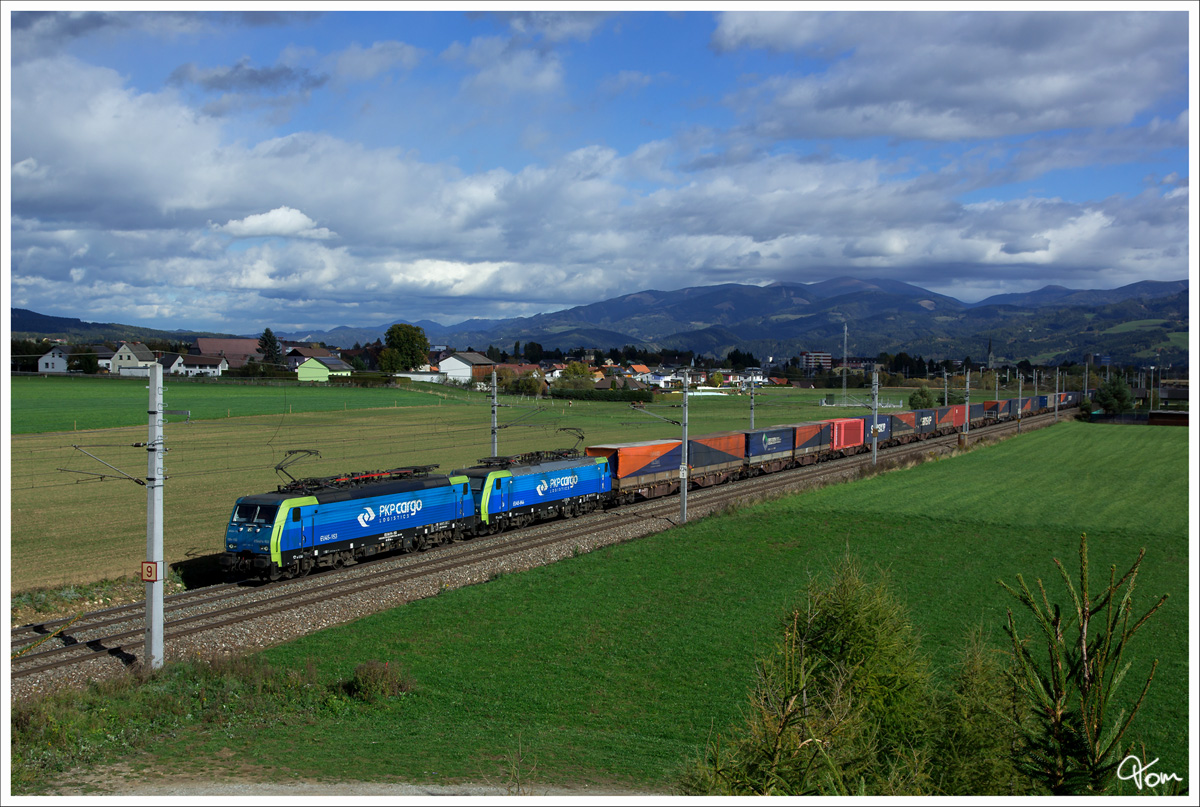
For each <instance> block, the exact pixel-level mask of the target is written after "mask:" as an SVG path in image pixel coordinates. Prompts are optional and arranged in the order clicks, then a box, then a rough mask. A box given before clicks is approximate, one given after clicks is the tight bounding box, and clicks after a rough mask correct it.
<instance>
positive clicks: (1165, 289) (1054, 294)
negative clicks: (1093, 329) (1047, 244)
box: [970, 280, 1188, 308]
mask: <svg viewBox="0 0 1200 807" xmlns="http://www.w3.org/2000/svg"><path fill="white" fill-rule="evenodd" d="M1187 290H1188V281H1186V280H1170V281H1161V280H1143V281H1141V282H1139V283H1131V284H1129V285H1128V286H1121V287H1120V288H1117V289H1086V290H1085V289H1068V288H1067V287H1066V286H1045V287H1043V288H1040V289H1038V290H1037V291H1029V292H1024V293H1018V294H995V295H992V296H991V297H988V298H987V299H985V300H980V301H979V302H977V303H974V304H972V305H971V306H970V307H971V308H978V307H980V306H985V305H1016V306H1021V307H1022V308H1045V307H1046V306H1050V305H1060V306H1079V305H1110V304H1112V303H1120V302H1123V301H1125V300H1153V299H1157V298H1159V297H1170V296H1171V295H1173V294H1178V293H1179V292H1181V291H1187Z"/></svg>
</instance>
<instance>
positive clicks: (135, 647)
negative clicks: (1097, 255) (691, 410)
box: [10, 413, 1070, 697]
mask: <svg viewBox="0 0 1200 807" xmlns="http://www.w3.org/2000/svg"><path fill="white" fill-rule="evenodd" d="M1068 416H1070V415H1069V414H1068ZM1060 417H1062V414H1061V413H1060ZM1053 422H1054V415H1053V414H1048V415H1040V416H1035V417H1033V418H1027V419H1025V421H1024V423H1023V428H1024V429H1027V430H1032V429H1036V428H1040V427H1041V426H1045V425H1050V424H1051V423H1053ZM1017 430H1018V427H1017V424H1016V422H1014V421H1009V422H1005V423H999V424H995V425H992V426H988V427H983V428H981V429H976V430H973V431H972V432H971V433H970V435H969V438H970V440H971V442H975V441H977V440H979V439H985V438H986V439H995V438H1000V437H1004V436H1007V435H1010V434H1012V433H1015V432H1016V431H1017ZM959 441H960V435H958V434H953V435H948V436H943V437H935V438H931V439H928V440H922V441H918V442H914V443H910V444H906V445H901V446H896V447H893V448H891V449H888V450H887V452H886V453H884V454H883V455H881V459H882V460H885V461H887V462H888V463H892V462H903V461H906V460H909V459H912V458H923V457H928V455H930V454H945V453H950V452H952V451H953V450H954V449H955V448H956V447H957V446H958V445H959ZM870 464H871V454H870V452H869V451H868V452H866V453H861V454H856V455H852V456H850V457H845V458H841V459H838V460H832V461H828V462H822V463H818V464H815V465H809V466H804V467H801V468H797V469H792V470H789V471H782V472H779V473H775V474H768V475H764V476H760V477H754V478H752V479H748V480H744V481H741V482H737V483H733V484H728V485H720V486H716V487H712V488H706V489H699V490H692V491H689V492H688V504H689V509H690V510H691V511H692V512H694V513H695V514H696V515H698V516H703V515H707V514H709V513H712V512H714V511H718V510H721V509H724V508H726V507H728V506H730V505H732V504H735V503H738V502H743V501H747V500H753V499H761V498H764V497H770V496H774V495H779V494H781V493H784V492H788V491H795V490H801V489H804V488H809V487H816V486H820V485H823V484H828V483H829V482H831V481H842V480H846V479H852V478H856V477H857V476H858V475H859V474H860V473H861V470H862V469H863V468H864V467H866V466H869V465H870ZM679 509H680V508H679V500H678V498H676V497H675V496H671V497H667V498H665V499H656V500H652V501H649V502H643V503H640V504H637V505H634V506H632V507H623V508H620V509H619V510H610V511H603V512H598V513H593V514H590V515H587V516H581V517H578V518H576V519H570V520H558V521H551V522H544V523H542V524H538V525H534V526H532V527H529V528H526V529H523V530H520V531H519V532H515V533H502V534H500V535H496V536H489V537H481V538H475V539H472V540H469V541H462V542H456V543H454V544H450V545H447V546H443V547H440V548H437V549H435V550H432V551H430V552H423V553H417V554H410V555H400V556H393V557H391V558H387V559H383V560H376V561H372V562H371V563H366V564H358V565H355V566H351V567H346V568H343V569H340V570H332V571H328V572H323V573H319V574H314V575H312V576H311V577H308V578H298V579H293V580H287V581H281V582H278V583H271V584H263V583H229V584H223V585H217V586H210V587H207V588H203V589H197V590H195V591H188V592H181V593H178V594H174V595H171V596H169V597H166V598H164V617H165V619H164V622H165V628H164V646H165V647H166V649H167V656H168V659H170V660H174V659H175V658H177V657H178V656H179V654H178V652H172V650H173V648H179V647H180V646H186V647H188V648H190V649H192V650H195V649H197V648H201V647H211V648H224V649H226V650H227V651H228V652H236V651H239V650H245V649H252V648H253V647H256V646H258V647H261V646H265V645H266V644H270V643H273V641H271V639H275V640H279V639H282V638H291V637H290V635H283V636H280V634H281V633H283V634H287V631H279V630H278V627H279V625H280V624H281V622H285V621H288V620H291V621H293V622H295V621H297V620H298V621H300V622H301V623H303V622H305V621H306V620H307V621H308V622H309V623H312V625H311V627H310V629H319V628H321V627H326V626H328V625H329V624H336V623H337V622H340V621H345V619H336V620H333V621H327V620H326V619H325V618H324V617H323V616H322V615H323V613H327V612H329V611H330V610H337V609H333V608H331V604H338V603H344V602H348V601H356V602H357V603H359V605H358V606H357V607H352V608H347V609H345V610H346V611H347V612H348V613H349V614H350V618H354V616H355V615H362V614H363V613H370V612H372V611H377V610H382V609H383V608H388V607H394V606H395V605H399V604H402V603H404V602H408V601H411V600H413V599H418V598H420V597H423V596H429V595H431V594H435V593H437V592H438V591H440V590H442V589H443V588H446V587H448V583H447V582H445V581H448V580H451V579H453V580H455V581H456V582H457V583H458V584H462V585H467V584H470V583H473V582H482V581H484V580H487V579H489V578H490V577H492V576H494V575H495V574H496V573H497V572H498V571H499V572H508V571H512V570H517V569H524V568H529V567H530V566H533V565H540V564H541V563H545V562H552V561H553V560H557V559H559V558H561V557H566V556H569V555H573V554H576V553H577V552H578V551H580V550H581V549H585V550H587V551H590V550H591V549H594V548H597V547H598V546H604V545H611V544H613V543H620V542H623V541H628V540H634V539H636V538H639V537H643V536H645V535H647V534H650V533H653V532H657V531H659V530H661V529H663V528H665V527H667V526H670V525H673V524H675V523H676V522H677V516H678V513H679ZM533 555H540V561H539V560H537V559H533V558H532V556H533ZM364 603H365V608H364V607H363V604H364ZM144 615H145V604H144V603H135V604H131V605H123V606H116V607H112V608H105V609H102V610H99V611H94V612H91V613H87V614H81V615H79V616H77V617H75V618H72V619H58V620H51V621H47V622H45V623H40V624H35V625H25V626H21V627H18V628H13V629H12V632H11V646H12V647H14V648H18V649H17V650H16V651H15V652H14V654H13V658H12V661H11V674H10V678H11V681H12V685H13V694H14V697H15V696H17V694H18V689H21V690H33V691H37V690H40V689H43V688H44V687H45V686H48V685H53V682H54V681H55V680H56V679H62V678H66V679H67V680H74V681H76V682H78V681H80V680H83V681H86V680H89V679H91V678H94V677H104V676H106V675H110V674H114V673H116V672H119V671H121V670H124V669H128V668H130V667H135V666H137V665H138V664H139V663H140V658H141V653H142V650H143V645H144V641H145V637H144V631H145V627H144ZM268 620H269V621H268ZM304 632H308V631H307V630H300V631H298V632H297V633H296V634H295V635H299V634H300V633H304ZM231 634H236V635H240V636H241V637H242V639H241V640H240V641H239V640H238V638H237V636H236V635H234V636H231ZM249 637H254V639H253V640H249V641H248V640H247V639H248V638H249ZM184 655H185V656H186V655H193V654H190V653H184ZM72 670H78V671H79V672H78V673H76V674H68V675H66V676H62V675H58V673H62V672H63V671H72ZM25 683H28V684H29V685H28V686H25Z"/></svg>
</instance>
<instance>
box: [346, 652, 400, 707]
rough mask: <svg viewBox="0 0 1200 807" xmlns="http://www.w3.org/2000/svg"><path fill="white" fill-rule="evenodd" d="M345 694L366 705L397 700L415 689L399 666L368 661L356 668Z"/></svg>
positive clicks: (384, 662) (347, 683) (347, 684)
mask: <svg viewBox="0 0 1200 807" xmlns="http://www.w3.org/2000/svg"><path fill="white" fill-rule="evenodd" d="M344 689H345V692H346V694H347V695H349V696H350V697H352V698H356V699H357V700H360V701H363V702H365V703H375V702H376V701H379V700H383V699H385V698H395V697H398V696H400V695H403V694H404V693H405V692H411V691H412V689H413V682H412V680H411V679H410V678H409V677H408V676H407V675H406V674H405V673H404V672H403V670H401V669H400V667H399V665H396V664H392V663H391V662H387V661H366V662H363V663H362V664H359V665H358V666H357V667H355V668H354V675H353V677H351V679H350V680H349V681H347V682H346V684H345V687H344Z"/></svg>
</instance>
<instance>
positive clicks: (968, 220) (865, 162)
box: [3, 2, 1197, 334]
mask: <svg viewBox="0 0 1200 807" xmlns="http://www.w3.org/2000/svg"><path fill="white" fill-rule="evenodd" d="M730 5H733V4H730ZM159 7H160V8H162V9H163V10H160V11H145V10H142V9H147V8H154V6H151V5H143V4H137V5H135V6H133V8H134V9H136V10H133V11H117V12H109V11H104V10H100V9H101V8H103V4H99V5H98V6H97V7H92V8H91V9H90V10H85V11H58V10H55V9H56V8H61V6H58V7H56V6H54V5H48V4H34V3H24V4H22V3H17V2H14V3H11V4H6V7H5V11H4V12H3V13H4V16H5V19H4V25H5V28H4V41H3V45H4V47H3V51H4V52H5V53H6V54H9V57H10V59H11V64H10V66H9V69H8V70H6V71H5V77H4V80H5V81H6V82H8V86H6V88H5V94H6V97H5V103H4V111H3V115H4V124H5V125H4V129H5V142H4V149H5V151H4V156H5V159H6V165H7V166H8V173H9V182H8V183H6V184H7V185H8V187H7V188H6V189H5V193H6V195H5V199H4V202H5V210H4V214H5V217H6V223H7V224H8V225H9V226H8V228H6V231H7V232H9V233H10V236H11V238H10V243H9V249H7V250H4V253H5V254H4V260H5V262H6V265H5V269H6V273H7V274H6V277H7V279H8V288H9V292H10V305H11V306H12V307H16V308H27V309H31V310H33V311H37V312H38V313H42V314H49V315H53V316H65V317H78V318H80V319H83V320H87V321H94V322H119V323H123V324H131V325H138V326H143V327H151V328H163V329H168V330H174V329H196V330H209V331H216V332H222V333H237V334H257V333H260V332H261V331H262V330H263V328H266V327H269V328H272V329H274V330H276V331H284V332H292V331H298V330H305V329H308V330H316V329H328V328H332V327H336V326H339V325H348V326H376V325H381V324H387V323H390V322H394V321H396V320H406V321H412V322H415V321H419V320H433V321H437V322H440V323H442V324H454V323H458V322H461V321H463V320H466V319H469V318H472V317H480V318H504V317H514V316H528V315H532V314H536V313H540V312H548V311H555V310H559V309H563V308H569V307H571V306H575V305H584V304H588V303H592V302H598V301H601V300H605V299H609V298H612V297H616V296H620V295H623V294H629V293H633V292H636V291H640V290H644V289H662V290H671V289H679V288H686V287H689V286H702V285H713V284H719V283H731V282H736V283H753V284H758V285H765V284H769V283H773V282H800V283H811V282H817V281H821V280H826V279H829V278H836V277H846V276H850V277H858V278H863V279H869V278H885V279H891V280H901V281H905V282H908V283H913V284H915V285H918V286H922V287H924V288H927V289H929V290H931V291H934V292H938V293H941V294H947V295H950V296H953V297H957V298H958V299H960V300H963V301H965V302H974V301H977V300H979V299H982V298H985V297H987V296H989V295H992V294H998V293H1004V292H1017V291H1030V290H1034V289H1038V288H1041V287H1043V286H1045V285H1049V284H1058V285H1062V286H1067V287H1070V288H1116V287H1118V286H1123V285H1126V284H1129V283H1134V282H1137V281H1141V280H1180V279H1183V278H1186V277H1188V276H1189V275H1190V274H1192V272H1191V269H1192V267H1194V266H1195V265H1196V259H1195V257H1194V255H1193V254H1192V253H1191V252H1190V250H1189V225H1190V223H1191V222H1192V221H1193V217H1192V216H1191V215H1190V213H1189V178H1190V163H1189V159H1190V154H1189V143H1190V141H1191V140H1192V138H1190V137H1189V125H1190V116H1191V114H1192V110H1193V109H1194V104H1192V105H1189V101H1190V100H1191V96H1190V92H1191V93H1194V92H1195V90H1194V84H1193V89H1192V90H1190V91H1189V75H1191V76H1192V78H1193V79H1194V78H1195V58H1194V54H1193V51H1191V50H1189V32H1190V31H1193V30H1194V29H1195V28H1196V27H1197V20H1196V19H1195V14H1194V12H1192V16H1191V17H1189V12H1188V11H1186V10H1184V9H1187V8H1188V5H1187V4H1174V3H1167V4H1159V5H1156V6H1148V5H1142V4H1138V5H1136V6H1129V7H1128V8H1136V9H1139V10H1136V11H1130V10H1123V9H1122V7H1119V6H1116V7H1107V6H1100V7H1098V8H1089V7H1088V6H1086V5H1083V4H1071V5H1066V6H1062V7H1061V10H1059V8H1058V7H1055V6H1053V5H1052V4H1045V3H1038V4H1031V5H1022V4H1006V5H1003V6H999V7H997V8H999V9H1001V10H989V7H987V6H972V5H959V6H948V5H945V6H938V7H935V9H934V10H924V11H909V10H904V9H903V8H902V7H900V6H896V7H894V8H895V10H892V9H891V8H889V9H888V10H884V11H881V10H854V9H853V8H852V7H847V6H845V5H841V6H835V7H832V9H831V10H824V11H822V10H816V11H814V10H808V9H805V8H789V7H787V6H773V7H771V10H769V11H728V12H726V11H718V10H714V7H709V8H707V9H706V10H699V11H686V12H685V11H645V10H640V9H638V8H637V6H633V7H622V6H620V5H617V4H607V5H599V6H593V7H592V8H593V9H594V10H588V7H586V6H582V7H576V8H575V9H573V10H565V11H563V10H553V9H555V8H556V6H554V5H547V6H542V7H541V8H542V9H543V10H535V11H521V12H509V11H499V10H495V9H498V8H501V7H502V6H501V5H499V4H483V8H484V10H480V11H469V10H463V11H460V10H451V7H449V6H437V7H436V8H437V10H432V11H431V10H417V7H415V6H414V7H406V6H404V5H390V6H366V7H365V8H367V9H368V10H363V11H351V12H342V11H338V12H327V11H324V10H322V6H306V5H303V4H299V3H293V4H284V3H280V4H274V3H272V4H267V5H266V6H265V8H267V9H268V10H266V11H257V12H250V11H238V10H236V9H238V8H239V6H238V5H237V4H233V5H227V6H226V9H233V10H219V9H218V7H217V6H214V5H195V4H193V5H189V6H166V5H163V6H159ZM477 7H478V6H477ZM525 7H526V8H537V7H539V6H538V4H534V3H527V4H525ZM557 7H559V8H561V7H562V5H561V4H560V5H559V6H557ZM679 7H680V8H683V7H685V6H679ZM1147 7H1149V8H1151V9H1152V10H1149V11H1142V10H1140V9H1143V8H1147ZM285 9H295V10H293V11H288V10H285ZM1046 9H1051V10H1046Z"/></svg>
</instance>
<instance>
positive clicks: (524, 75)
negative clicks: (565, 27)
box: [442, 37, 563, 103]
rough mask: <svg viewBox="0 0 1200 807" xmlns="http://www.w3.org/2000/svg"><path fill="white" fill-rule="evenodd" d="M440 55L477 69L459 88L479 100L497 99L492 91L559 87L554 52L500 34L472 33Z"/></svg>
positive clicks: (550, 90) (536, 91)
mask: <svg viewBox="0 0 1200 807" xmlns="http://www.w3.org/2000/svg"><path fill="white" fill-rule="evenodd" d="M442 56H443V58H445V59H448V60H450V61H459V62H464V63H466V64H468V65H471V66H472V67H475V68H477V69H478V72H477V73H475V74H474V75H471V76H469V77H468V78H466V79H464V80H463V89H464V90H466V91H468V92H469V93H471V94H472V96H473V97H475V98H478V99H480V100H484V101H489V102H492V103H494V102H495V101H497V100H499V99H498V98H497V97H496V93H499V94H501V96H508V95H511V94H516V95H521V94H535V95H540V94H545V93H553V92H558V91H560V90H561V89H562V88H563V67H562V62H561V60H560V59H559V57H558V54H556V53H554V52H553V51H536V50H529V49H525V48H521V47H518V46H516V45H515V44H514V43H513V42H512V41H510V40H508V39H504V38H502V37H476V38H475V39H472V40H471V43H470V44H469V45H463V44H462V43H459V42H456V43H454V44H453V45H451V46H450V47H449V48H447V49H446V50H445V51H444V52H443V54H442Z"/></svg>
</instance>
